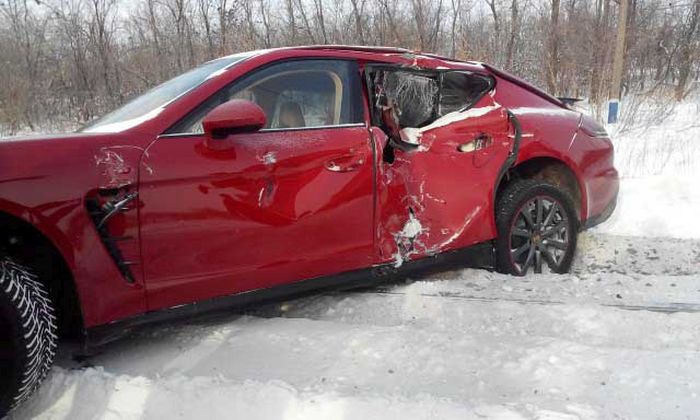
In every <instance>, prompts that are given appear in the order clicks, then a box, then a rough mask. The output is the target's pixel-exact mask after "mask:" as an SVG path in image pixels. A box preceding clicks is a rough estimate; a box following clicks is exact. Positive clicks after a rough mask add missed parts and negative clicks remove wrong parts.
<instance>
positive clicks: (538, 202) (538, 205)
mask: <svg viewBox="0 0 700 420" xmlns="http://www.w3.org/2000/svg"><path fill="white" fill-rule="evenodd" d="M543 207H544V205H543V203H542V199H541V198H538V199H536V200H535V208H536V210H537V218H536V220H535V223H537V225H539V226H542V213H543V212H544V208H543Z"/></svg>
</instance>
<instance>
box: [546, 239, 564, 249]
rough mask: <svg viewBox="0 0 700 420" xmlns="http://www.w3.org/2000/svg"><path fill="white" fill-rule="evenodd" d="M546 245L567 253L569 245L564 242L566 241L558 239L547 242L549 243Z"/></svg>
mask: <svg viewBox="0 0 700 420" xmlns="http://www.w3.org/2000/svg"><path fill="white" fill-rule="evenodd" d="M544 245H545V246H551V247H553V248H556V249H560V250H562V251H566V249H567V248H568V245H569V244H568V243H566V242H564V241H560V240H558V239H550V240H547V242H546V243H544Z"/></svg>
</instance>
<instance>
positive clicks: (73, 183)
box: [0, 133, 152, 207]
mask: <svg viewBox="0 0 700 420" xmlns="http://www.w3.org/2000/svg"><path fill="white" fill-rule="evenodd" d="M151 140H152V137H151V138H149V137H148V136H143V135H138V134H135V133H120V134H119V135H114V134H87V133H73V134H64V135H48V136H23V137H12V138H6V139H0V201H4V202H6V203H7V202H12V203H15V204H17V205H20V206H22V207H24V206H28V207H33V206H40V205H42V204H45V203H47V202H49V201H64V200H68V199H76V198H80V199H82V198H83V197H84V196H85V194H86V193H87V192H89V191H91V190H95V189H99V188H116V187H119V186H122V185H125V184H129V183H133V182H135V181H136V179H137V176H138V165H139V162H140V159H141V155H142V154H143V151H144V150H145V148H146V147H147V146H148V144H149V143H150V141H151Z"/></svg>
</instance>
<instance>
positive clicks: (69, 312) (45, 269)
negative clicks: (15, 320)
mask: <svg viewBox="0 0 700 420" xmlns="http://www.w3.org/2000/svg"><path fill="white" fill-rule="evenodd" d="M29 219H30V220H31V217H30V218H29ZM30 220H27V218H25V217H22V216H20V215H18V214H15V213H13V212H10V211H8V210H7V208H6V207H5V208H1V209H0V226H3V229H2V231H1V232H0V253H6V254H8V255H10V256H12V257H14V258H16V260H17V261H18V262H20V263H21V264H24V265H26V266H29V267H31V268H33V269H34V270H36V271H37V274H38V275H39V280H40V281H41V282H42V283H44V284H45V286H46V287H47V289H48V291H49V294H50V297H51V300H52V302H53V304H54V305H55V309H56V312H57V315H58V326H59V332H60V333H61V334H62V335H64V336H65V335H68V336H78V335H80V334H82V331H83V326H84V324H83V316H82V310H81V305H80V298H79V295H78V289H77V285H76V284H75V279H74V277H73V272H72V270H71V268H70V267H71V265H70V264H69V262H68V260H67V259H66V256H65V255H64V254H63V252H61V247H60V246H58V245H57V244H56V238H52V237H51V235H50V234H48V233H47V232H45V231H43V230H42V229H41V228H39V227H38V226H36V225H35V224H34V223H32V222H31V221H30Z"/></svg>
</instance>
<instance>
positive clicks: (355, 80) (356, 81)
mask: <svg viewBox="0 0 700 420" xmlns="http://www.w3.org/2000/svg"><path fill="white" fill-rule="evenodd" d="M309 61H325V62H329V61H330V62H333V61H334V62H349V63H351V69H350V70H351V72H352V71H354V76H351V77H350V80H348V78H345V79H344V78H343V77H342V76H343V75H338V76H339V77H340V78H341V81H343V82H345V83H347V85H348V89H347V92H348V93H350V94H351V95H356V96H355V98H354V99H352V98H351V99H350V103H351V107H355V108H356V109H355V110H351V112H357V113H358V114H359V119H361V120H363V121H361V122H355V123H339V124H330V125H328V124H327V125H316V126H307V127H289V128H261V129H260V130H258V131H257V132H258V133H274V132H283V131H300V130H320V129H335V128H348V127H366V126H367V120H366V118H365V109H364V106H365V105H364V103H365V100H364V95H363V94H362V89H363V83H362V76H361V74H360V69H361V67H360V63H359V62H358V61H357V60H356V59H354V58H347V57H294V58H287V59H281V60H275V61H272V62H269V63H266V64H263V65H262V66H259V67H256V68H255V69H253V70H251V71H249V72H247V73H245V74H243V75H241V76H239V77H237V78H236V79H235V80H232V81H231V82H230V83H228V84H226V85H225V86H223V87H222V88H221V89H219V90H217V91H216V92H214V93H213V94H211V95H209V96H207V97H206V98H205V99H203V100H202V101H201V102H199V103H198V104H197V105H196V106H194V107H193V108H192V109H190V110H189V111H188V112H187V114H186V115H184V116H183V117H181V118H180V119H178V120H177V121H176V122H175V123H173V124H171V125H170V126H169V127H168V128H167V129H166V130H165V131H163V133H162V134H161V135H160V136H159V137H160V138H171V137H173V138H176V137H203V136H204V135H205V134H204V133H203V132H194V131H189V132H184V131H183V132H173V130H176V129H177V128H179V126H180V125H182V124H183V123H184V122H185V121H187V119H188V118H191V117H192V115H194V114H196V113H197V112H199V111H201V110H202V109H203V108H206V107H207V106H208V105H209V103H210V101H213V100H216V98H217V97H219V96H220V95H224V94H225V93H226V92H227V91H231V90H232V89H235V85H236V84H239V83H245V82H246V81H247V80H249V79H250V78H254V77H256V75H258V74H259V73H260V72H263V71H266V70H268V69H269V68H271V67H274V66H277V65H282V64H288V63H300V62H309ZM353 65H354V66H353ZM352 67H354V68H352ZM287 71H289V70H287ZM316 71H319V72H322V71H324V70H321V69H319V70H316ZM353 85H355V86H353ZM343 90H345V89H343ZM341 102H342V98H341ZM353 102H354V104H353ZM222 103H223V102H222ZM212 109H213V108H212ZM204 115H205V116H206V114H204Z"/></svg>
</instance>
